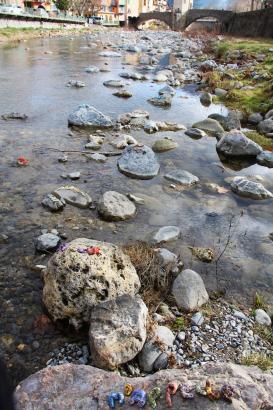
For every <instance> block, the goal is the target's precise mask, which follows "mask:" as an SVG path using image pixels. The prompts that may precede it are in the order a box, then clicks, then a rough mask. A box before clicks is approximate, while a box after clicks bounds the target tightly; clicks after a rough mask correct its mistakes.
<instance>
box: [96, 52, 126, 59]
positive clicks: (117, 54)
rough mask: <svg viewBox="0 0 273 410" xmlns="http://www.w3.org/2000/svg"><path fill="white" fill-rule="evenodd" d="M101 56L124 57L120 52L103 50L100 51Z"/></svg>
mask: <svg viewBox="0 0 273 410" xmlns="http://www.w3.org/2000/svg"><path fill="white" fill-rule="evenodd" d="M99 56H101V57H110V58H116V57H122V54H120V53H118V52H117V51H102V52H100V53H99Z"/></svg>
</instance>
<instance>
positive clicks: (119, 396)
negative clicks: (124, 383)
mask: <svg viewBox="0 0 273 410" xmlns="http://www.w3.org/2000/svg"><path fill="white" fill-rule="evenodd" d="M107 402H108V406H109V407H110V409H114V408H115V406H116V402H118V403H119V404H120V405H121V406H123V405H124V403H125V398H124V394H123V393H121V392H112V393H110V394H109V396H108V400H107Z"/></svg>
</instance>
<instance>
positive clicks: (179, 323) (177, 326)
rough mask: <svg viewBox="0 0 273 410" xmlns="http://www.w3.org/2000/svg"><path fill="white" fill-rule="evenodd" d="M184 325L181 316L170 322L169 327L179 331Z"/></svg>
mask: <svg viewBox="0 0 273 410" xmlns="http://www.w3.org/2000/svg"><path fill="white" fill-rule="evenodd" d="M185 327H186V323H185V319H184V318H183V316H180V317H177V318H176V319H175V321H174V322H172V324H171V329H172V330H173V331H174V332H181V331H182V330H184V329H185Z"/></svg>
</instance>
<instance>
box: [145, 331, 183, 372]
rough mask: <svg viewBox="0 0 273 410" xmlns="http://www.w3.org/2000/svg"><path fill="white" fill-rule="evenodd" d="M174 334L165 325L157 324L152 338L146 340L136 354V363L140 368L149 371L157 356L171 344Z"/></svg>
mask: <svg viewBox="0 0 273 410" xmlns="http://www.w3.org/2000/svg"><path fill="white" fill-rule="evenodd" d="M174 339H175V336H174V334H173V332H172V331H171V330H170V329H169V328H168V327H166V326H158V327H157V328H156V329H155V332H154V335H153V337H152V338H150V339H148V340H146V342H145V345H144V346H143V349H142V351H141V352H140V354H139V355H138V363H139V367H140V368H141V370H143V371H144V372H147V373H150V372H151V371H152V370H153V366H154V363H155V361H156V360H157V359H158V357H159V356H160V355H161V354H162V353H163V352H165V351H167V349H168V347H171V346H172V345H173V342H174Z"/></svg>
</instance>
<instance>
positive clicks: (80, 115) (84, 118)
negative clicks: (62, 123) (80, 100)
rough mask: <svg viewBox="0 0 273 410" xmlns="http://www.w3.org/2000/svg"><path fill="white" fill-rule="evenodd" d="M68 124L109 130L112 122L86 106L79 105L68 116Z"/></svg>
mask: <svg viewBox="0 0 273 410" xmlns="http://www.w3.org/2000/svg"><path fill="white" fill-rule="evenodd" d="M68 124H69V125H74V126H77V127H96V128H111V127H113V125H114V124H113V121H112V119H111V118H110V117H108V116H107V115H104V114H103V113H102V112H100V111H98V110H97V109H96V108H95V107H92V106H91V105H88V104H81V105H79V106H78V108H76V109H75V110H74V111H73V112H72V113H71V114H70V115H69V116H68Z"/></svg>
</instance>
